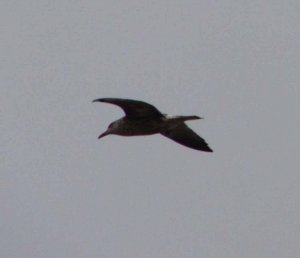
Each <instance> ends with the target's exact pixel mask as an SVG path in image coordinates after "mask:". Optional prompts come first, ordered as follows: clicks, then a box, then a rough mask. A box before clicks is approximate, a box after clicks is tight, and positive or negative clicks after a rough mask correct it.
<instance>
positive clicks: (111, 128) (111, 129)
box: [98, 121, 118, 139]
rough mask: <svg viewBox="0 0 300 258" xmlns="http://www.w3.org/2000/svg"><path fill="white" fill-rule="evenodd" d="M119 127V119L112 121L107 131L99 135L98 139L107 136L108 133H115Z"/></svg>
mask: <svg viewBox="0 0 300 258" xmlns="http://www.w3.org/2000/svg"><path fill="white" fill-rule="evenodd" d="M117 127H118V124H117V121H115V122H112V123H111V124H110V125H109V126H108V127H107V129H106V131H105V132H104V133H102V134H100V135H99V137H98V139H100V138H102V137H104V136H106V135H109V134H115V133H116V131H117Z"/></svg>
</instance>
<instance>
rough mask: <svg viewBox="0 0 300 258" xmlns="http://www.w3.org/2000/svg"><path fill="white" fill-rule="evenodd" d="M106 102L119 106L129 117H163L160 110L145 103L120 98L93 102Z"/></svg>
mask: <svg viewBox="0 0 300 258" xmlns="http://www.w3.org/2000/svg"><path fill="white" fill-rule="evenodd" d="M97 101H98V102H105V103H110V104H114V105H117V106H119V107H120V108H122V109H123V110H124V112H125V114H126V116H128V117H133V118H134V117H145V116H153V115H155V116H162V114H161V113H160V112H159V110H158V109H157V108H156V107H154V106H152V105H150V104H148V103H146V102H143V101H138V100H132V99H118V98H102V99H95V100H94V101H93V102H97Z"/></svg>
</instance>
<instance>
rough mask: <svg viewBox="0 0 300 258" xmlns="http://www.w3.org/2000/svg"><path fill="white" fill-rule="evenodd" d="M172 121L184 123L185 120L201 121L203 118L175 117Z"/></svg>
mask: <svg viewBox="0 0 300 258" xmlns="http://www.w3.org/2000/svg"><path fill="white" fill-rule="evenodd" d="M174 119H175V120H178V121H182V122H184V121H187V120H196V119H203V118H202V117H199V116H175V117H174Z"/></svg>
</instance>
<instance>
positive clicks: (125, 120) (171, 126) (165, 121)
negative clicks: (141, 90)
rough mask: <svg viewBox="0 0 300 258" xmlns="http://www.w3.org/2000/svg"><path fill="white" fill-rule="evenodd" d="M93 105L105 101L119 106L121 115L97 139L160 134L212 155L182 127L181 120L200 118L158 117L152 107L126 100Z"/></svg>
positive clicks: (209, 150)
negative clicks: (122, 111)
mask: <svg viewBox="0 0 300 258" xmlns="http://www.w3.org/2000/svg"><path fill="white" fill-rule="evenodd" d="M93 102H105V103H110V104H114V105H117V106H119V107H121V108H122V109H123V110H124V112H125V114H126V115H125V116H124V117H122V118H120V119H118V120H116V121H114V122H113V123H111V124H110V125H109V127H108V129H107V130H106V131H105V132H104V133H102V134H101V135H100V136H99V137H98V138H99V139H100V138H102V137H104V136H106V135H109V134H116V135H121V136H138V135H151V134H157V133H160V134H162V135H164V136H166V137H168V138H170V139H172V140H174V141H176V142H178V143H180V144H182V145H185V146H187V147H189V148H192V149H196V150H202V151H207V152H212V150H211V149H210V147H209V146H208V145H207V143H206V142H205V141H204V139H202V138H201V137H200V136H199V135H197V134H196V133H195V132H193V131H192V130H191V129H190V128H189V127H187V126H186V124H185V123H184V121H187V120H195V119H201V118H200V117H198V116H170V115H165V114H162V113H161V112H160V111H159V110H157V109H156V108H155V107H154V106H152V105H150V104H148V103H146V102H142V101H138V100H130V99H118V98H102V99H96V100H94V101H93Z"/></svg>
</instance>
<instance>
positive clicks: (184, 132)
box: [161, 123, 213, 152]
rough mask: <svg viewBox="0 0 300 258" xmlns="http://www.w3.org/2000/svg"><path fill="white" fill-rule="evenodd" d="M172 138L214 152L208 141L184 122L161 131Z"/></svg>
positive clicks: (188, 145)
mask: <svg viewBox="0 0 300 258" xmlns="http://www.w3.org/2000/svg"><path fill="white" fill-rule="evenodd" d="M161 134H162V135H164V136H166V137H168V138H170V139H171V140H173V141H175V142H177V143H180V144H182V145H184V146H187V147H189V148H192V149H195V150H201V151H207V152H212V151H213V150H212V149H211V148H210V147H209V146H208V144H207V143H206V141H205V140H204V139H202V138H201V137H200V136H199V135H198V134H196V133H195V132H194V131H193V130H192V129H190V128H189V127H187V125H186V124H184V123H182V124H180V125H178V126H177V127H175V128H174V129H172V130H169V131H166V132H163V133H161Z"/></svg>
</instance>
